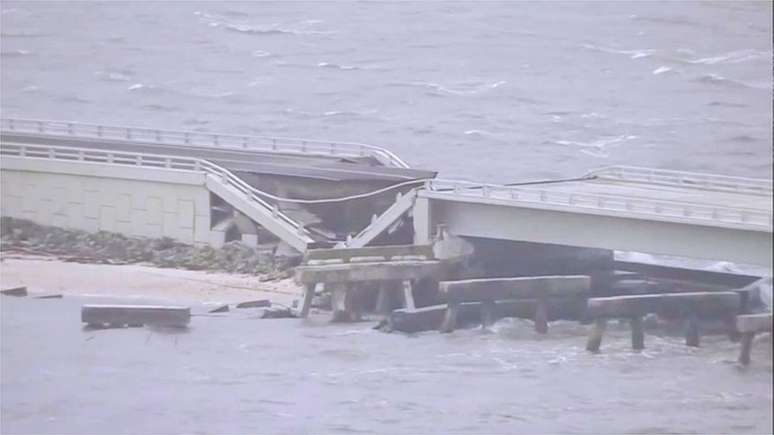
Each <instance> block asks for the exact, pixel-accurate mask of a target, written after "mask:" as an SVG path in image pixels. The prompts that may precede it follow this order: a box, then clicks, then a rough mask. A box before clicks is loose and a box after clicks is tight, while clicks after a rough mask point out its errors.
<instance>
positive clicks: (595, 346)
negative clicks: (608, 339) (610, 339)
mask: <svg viewBox="0 0 774 435" xmlns="http://www.w3.org/2000/svg"><path fill="white" fill-rule="evenodd" d="M606 328H607V319H605V318H600V319H596V320H595V321H594V326H593V327H592V329H591V333H590V334H589V338H588V341H587V342H586V350H588V351H589V352H594V353H596V352H599V348H600V346H601V345H602V336H604V335H605V329H606Z"/></svg>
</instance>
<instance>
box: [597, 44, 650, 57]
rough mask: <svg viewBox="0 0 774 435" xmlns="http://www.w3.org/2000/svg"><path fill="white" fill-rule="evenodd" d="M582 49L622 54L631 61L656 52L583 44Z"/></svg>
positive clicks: (646, 49)
mask: <svg viewBox="0 0 774 435" xmlns="http://www.w3.org/2000/svg"><path fill="white" fill-rule="evenodd" d="M582 47H583V48H585V49H588V50H594V51H601V52H603V53H610V54H623V55H626V56H629V58H631V59H642V58H645V57H651V56H653V55H654V54H655V53H656V52H658V50H656V49H655V48H641V49H633V50H622V49H617V48H610V47H604V46H601V45H594V44H583V45H582Z"/></svg>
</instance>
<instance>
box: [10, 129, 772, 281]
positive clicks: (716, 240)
mask: <svg viewBox="0 0 774 435" xmlns="http://www.w3.org/2000/svg"><path fill="white" fill-rule="evenodd" d="M1 126H2V135H3V142H2V147H1V153H0V155H2V162H1V163H2V165H1V166H2V170H3V184H4V188H3V203H4V206H3V215H12V216H13V215H16V216H19V217H24V216H32V215H34V209H35V208H36V207H37V208H40V207H41V204H45V202H43V203H40V202H39V203H38V205H35V204H32V205H30V204H23V203H25V198H24V197H25V196H28V195H31V196H33V197H34V196H35V195H34V194H29V193H28V192H26V191H25V189H26V188H27V187H29V186H31V185H33V184H34V183H30V182H29V181H30V180H31V179H30V178H29V177H30V176H31V175H30V174H37V176H38V177H40V176H41V174H44V178H45V174H48V176H50V175H51V174H60V175H64V176H71V177H92V178H94V177H98V178H105V179H110V178H118V179H122V180H134V181H136V182H137V183H140V184H142V183H167V184H169V183H171V184H175V183H178V182H179V184H186V183H187V185H191V186H198V191H197V193H196V194H195V195H200V194H201V193H203V192H204V193H212V194H215V195H217V196H218V197H219V198H221V199H223V200H224V201H226V202H227V203H228V204H230V205H231V206H232V207H234V209H236V210H238V211H239V212H241V213H242V214H244V215H245V216H247V217H249V218H250V219H251V220H253V221H254V222H255V223H256V224H258V225H260V226H261V227H263V228H265V229H267V230H268V231H270V232H271V233H273V234H274V235H275V236H276V237H278V238H279V239H281V240H283V241H285V242H286V243H288V244H289V245H290V246H292V247H293V248H295V249H296V250H298V251H301V252H304V251H305V250H306V249H307V248H309V247H312V246H318V245H320V244H321V243H322V244H325V243H328V244H329V245H336V246H341V247H362V246H366V245H368V244H370V243H373V242H374V241H376V240H378V238H379V237H380V236H383V234H384V233H385V232H386V231H389V230H390V229H394V228H395V227H397V226H399V225H401V224H402V223H403V224H405V223H408V222H409V221H410V222H412V223H413V226H412V228H413V238H414V241H415V242H416V243H427V242H428V241H431V240H432V239H433V238H434V237H435V235H436V231H437V229H438V228H439V226H443V227H445V228H446V229H447V230H448V231H449V232H450V233H451V234H454V235H459V236H468V237H483V238H493V239H504V240H513V241H527V242H537V243H549V244H558V245H568V246H580V247H591V248H600V249H611V250H631V251H639V252H649V253H656V254H664V255H675V256H687V257H697V258H707V259H716V260H729V261H738V262H741V263H747V264H755V265H760V266H764V267H768V268H770V267H771V261H772V257H771V248H772V207H771V201H772V182H771V180H759V179H751V178H744V177H729V176H719V175H711V174H699V173H691V172H684V171H670V170H658V169H650V168H636V167H625V166H616V167H609V168H602V169H600V170H596V171H592V172H590V173H588V174H586V175H585V176H583V177H579V178H576V179H568V180H549V181H546V182H527V183H515V184H513V185H493V184H482V183H474V182H469V181H456V180H444V179H427V180H425V181H424V183H415V184H414V185H412V186H410V187H412V188H411V189H408V190H404V191H402V192H401V193H396V192H393V193H392V195H393V196H394V197H395V198H396V199H395V201H394V203H393V204H392V205H391V206H389V207H387V208H386V209H381V210H379V213H378V214H374V216H373V218H372V220H371V223H370V224H368V225H365V226H364V228H363V229H362V230H361V231H359V232H355V233H352V234H351V235H350V236H349V237H347V238H346V240H332V239H330V240H320V237H319V235H316V234H312V233H310V232H309V231H308V229H307V228H305V225H304V223H302V222H299V221H297V220H295V219H293V218H292V217H290V216H288V215H287V214H285V213H283V212H282V211H281V210H280V209H279V208H278V207H277V206H276V205H275V204H272V203H271V202H270V201H267V200H266V193H265V192H263V191H262V189H260V188H256V187H254V186H251V185H249V184H248V183H246V182H245V181H244V180H242V179H241V178H240V177H238V176H237V175H235V174H234V173H233V172H232V171H230V170H228V169H226V168H223V167H222V166H219V165H217V164H215V163H213V162H211V161H209V160H207V159H202V158H197V157H192V156H196V154H197V152H198V151H199V150H203V149H234V150H237V149H238V150H247V151H250V152H252V153H255V155H256V158H257V159H260V158H261V157H262V156H271V155H293V156H310V157H336V158H350V159H362V158H365V159H370V161H371V162H375V164H377V165H378V166H382V167H386V168H395V170H398V169H400V170H410V169H409V168H408V165H407V164H406V163H405V162H404V161H403V160H401V159H400V158H398V157H397V156H395V155H394V154H393V153H391V152H389V151H387V150H384V149H382V148H378V147H373V146H368V145H362V144H351V143H337V142H322V141H312V140H305V139H287V138H266V137H258V136H239V135H223V134H212V133H200V132H180V131H170V130H156V129H143V128H129V127H112V126H100V125H95V124H81V123H72V122H58V121H40V120H18V119H3V120H2V124H1ZM63 138H81V139H83V138H89V139H91V140H95V141H103V140H104V145H103V146H101V147H100V148H99V149H95V148H93V147H90V148H82V147H73V146H61V140H62V139H63ZM20 139H22V140H20ZM47 141H51V142H52V143H58V144H59V145H49V144H46V142H47ZM100 143H101V142H100ZM154 143H157V144H161V145H164V146H166V148H165V150H170V148H169V147H170V146H174V147H179V151H180V152H179V154H178V153H174V154H169V153H167V154H155V153H147V152H132V151H131V150H127V147H128V148H129V149H131V147H132V146H133V145H134V144H138V145H139V144H143V145H147V144H154ZM119 145H120V149H111V146H116V147H118V146H119ZM361 164H362V163H361ZM372 164H373V163H372ZM355 166H357V167H361V166H360V165H358V164H355ZM355 166H353V167H355ZM20 174H26V175H24V176H22V175H20ZM154 174H155V175H154ZM160 174H164V175H160ZM24 177H27V178H25V179H22V178H24ZM149 180H150V181H149ZM181 180H183V181H185V183H183V181H181ZM58 181H61V180H58ZM75 184H76V185H79V186H83V185H84V180H83V179H78V180H76V183H75ZM87 184H88V183H87ZM138 186H139V185H138ZM138 186H131V188H132V189H134V190H133V191H132V192H123V194H124V195H126V194H133V195H135V196H137V192H140V194H139V196H140V197H142V198H139V199H138V198H135V197H130V198H129V201H130V203H131V204H130V205H129V206H128V207H130V208H132V207H133V208H134V209H135V210H139V211H141V212H142V211H143V210H145V211H147V210H148V209H149V208H152V207H149V206H148V205H147V203H148V202H149V201H150V202H153V201H151V199H152V198H155V196H154V194H153V192H152V186H151V185H143V186H141V188H139V187H138ZM33 187H34V186H33ZM137 189H139V190H137ZM149 189H150V190H149ZM76 190H77V189H76ZM86 190H88V188H87V189H86ZM93 190H94V189H92V191H93ZM388 190H389V188H388ZM32 191H34V188H33V189H32ZM69 195H70V197H69V199H67V201H65V202H68V201H69V202H70V203H75V200H76V199H77V194H75V193H70V194H69ZM143 195H144V197H143ZM102 196H105V194H104V193H102ZM173 196H174V195H173ZM197 198H199V199H197V200H196V201H193V202H194V204H195V206H194V208H195V209H196V210H195V211H194V212H193V215H192V216H191V218H190V219H189V217H187V216H182V215H181V216H178V218H179V219H181V220H184V221H186V222H188V221H193V222H194V223H193V224H191V225H190V226H191V228H192V231H193V233H194V235H193V236H191V237H183V238H182V239H183V240H185V241H192V242H197V243H207V241H208V240H210V239H211V237H210V236H208V235H207V234H209V232H211V231H212V230H213V228H212V219H211V218H209V217H205V216H207V215H208V214H209V213H210V210H209V209H208V207H209V205H208V204H207V201H206V200H204V199H202V198H204V196H201V195H200V196H199V197H197ZM38 199H42V198H38ZM162 199H163V201H162V202H164V204H163V206H162V208H163V213H162V214H163V215H164V216H167V215H169V214H170V213H172V211H170V210H171V209H173V208H174V207H173V206H171V205H169V203H176V202H177V203H184V204H187V203H188V202H190V201H191V200H190V199H189V198H177V199H176V198H173V197H170V198H162ZM358 200H359V197H357V196H354V197H353V199H352V201H358ZM50 201H56V199H50ZM143 201H145V202H146V204H139V203H142V202H143ZM197 201H199V202H197ZM28 202H29V201H27V203H28ZM135 203H137V204H135ZM103 205H104V206H105V207H107V209H109V208H111V207H112V208H117V207H118V206H116V205H115V204H113V205H111V204H107V205H106V204H103ZM65 208H66V207H65ZM55 214H56V213H55ZM130 214H131V213H130ZM183 214H185V213H183ZM126 216H127V214H126V213H124V219H128V218H127V217H126ZM143 216H144V215H143ZM86 218H89V219H92V221H93V220H94V219H100V218H99V216H97V217H96V218H95V217H94V216H86ZM143 218H147V219H151V220H152V219H153V217H152V216H145V217H143ZM71 220H75V221H77V220H78V218H72V217H71ZM162 221H164V218H162ZM154 222H155V221H154ZM64 224H65V225H67V224H68V223H67V222H64ZM70 225H71V226H72V224H70ZM135 225H136V224H135ZM186 225H188V224H186ZM76 226H77V225H76ZM108 226H109V227H114V228H115V227H116V226H115V225H112V226H111V225H108ZM119 226H120V225H119ZM89 228H92V229H105V228H101V227H100V226H99V225H97V227H96V228H95V227H94V226H93V225H92V226H91V227H89ZM134 234H137V235H144V234H143V231H142V230H141V229H140V230H138V231H134Z"/></svg>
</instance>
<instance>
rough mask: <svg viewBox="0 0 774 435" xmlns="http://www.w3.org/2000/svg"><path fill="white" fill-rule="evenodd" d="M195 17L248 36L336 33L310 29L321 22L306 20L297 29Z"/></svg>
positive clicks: (214, 16)
mask: <svg viewBox="0 0 774 435" xmlns="http://www.w3.org/2000/svg"><path fill="white" fill-rule="evenodd" d="M194 15H195V16H197V17H199V19H200V20H201V21H202V22H204V23H206V24H207V25H208V26H210V27H222V28H224V29H226V30H229V31H232V32H238V33H244V34H248V35H282V34H286V35H330V34H334V33H336V32H332V31H323V30H315V29H309V28H308V27H309V26H310V25H315V24H318V23H321V22H322V21H320V20H305V21H302V22H300V23H298V24H300V25H297V26H296V27H282V26H281V25H280V24H271V25H265V26H259V25H251V24H247V23H245V22H235V21H229V18H239V16H233V15H232V16H229V17H226V16H221V15H217V14H210V13H207V12H201V11H195V12H194Z"/></svg>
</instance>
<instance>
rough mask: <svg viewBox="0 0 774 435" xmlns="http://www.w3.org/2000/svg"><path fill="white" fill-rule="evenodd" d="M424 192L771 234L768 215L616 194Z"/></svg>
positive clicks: (451, 183)
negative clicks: (627, 215) (652, 218)
mask: <svg viewBox="0 0 774 435" xmlns="http://www.w3.org/2000/svg"><path fill="white" fill-rule="evenodd" d="M425 189H427V190H429V191H431V192H432V193H433V194H442V195H443V194H449V195H453V196H462V197H471V198H483V199H491V200H500V201H506V202H508V201H512V202H517V203H522V204H523V203H529V204H535V205H537V206H538V207H539V206H541V205H542V206H549V207H560V208H565V209H592V210H597V211H608V212H616V213H624V214H631V215H645V216H652V217H658V218H659V219H661V220H663V219H674V220H681V221H696V222H697V223H699V222H706V223H709V224H712V223H714V224H720V225H722V226H742V227H746V228H751V229H755V230H758V231H760V230H763V231H768V232H771V231H772V214H771V212H766V211H762V210H759V209H750V208H739V207H708V206H702V205H697V204H692V203H685V202H680V201H670V200H651V199H641V198H633V197H626V196H617V195H605V194H589V193H569V192H562V191H556V190H551V189H540V188H536V187H520V186H503V185H496V184H481V183H473V182H468V181H457V180H443V179H436V180H431V181H428V182H427V183H426V184H425Z"/></svg>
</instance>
